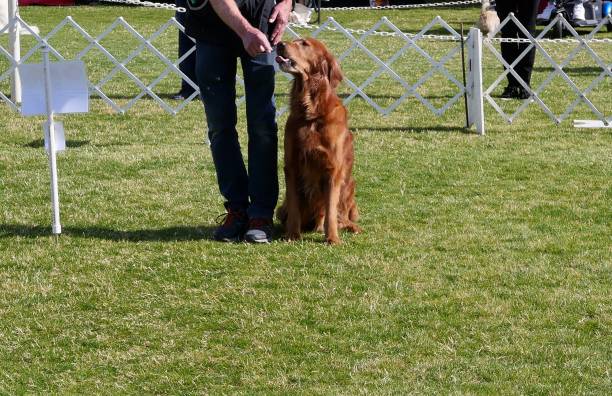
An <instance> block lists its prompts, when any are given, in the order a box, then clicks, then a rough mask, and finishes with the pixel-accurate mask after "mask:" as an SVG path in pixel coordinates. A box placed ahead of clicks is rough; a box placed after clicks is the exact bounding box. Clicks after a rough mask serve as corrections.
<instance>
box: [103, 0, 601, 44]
mask: <svg viewBox="0 0 612 396" xmlns="http://www.w3.org/2000/svg"><path fill="white" fill-rule="evenodd" d="M100 1H102V2H107V3H116V4H129V5H137V6H142V7H153V8H158V9H165V10H171V11H177V12H186V9H185V8H184V7H177V6H175V5H174V4H169V3H153V2H150V1H141V0H100ZM480 2H481V0H463V1H451V2H440V3H421V4H405V5H395V6H375V7H329V8H323V9H322V10H325V11H353V10H391V9H405V8H427V7H447V6H455V5H470V4H477V3H478V4H479V3H480ZM289 26H291V27H294V28H299V29H309V30H316V29H319V26H317V25H309V24H296V23H289ZM325 29H326V30H328V31H337V30H338V29H336V28H334V27H331V26H326V27H325ZM345 30H346V31H347V32H349V33H352V34H358V35H362V34H365V33H367V30H365V29H350V28H345ZM371 35H373V36H381V37H397V36H398V34H397V33H396V32H378V31H374V32H371ZM404 35H406V36H407V37H415V36H416V35H415V34H412V33H404ZM420 38H422V39H427V40H438V41H461V39H460V38H458V37H453V36H449V35H434V34H425V35H422V36H420ZM485 40H490V41H492V42H499V43H502V42H503V43H530V42H531V40H529V39H520V38H485ZM583 41H585V42H589V43H607V44H610V43H612V39H611V38H599V39H598V38H591V39H586V38H585V39H584V40H583ZM537 42H542V43H557V44H559V43H565V44H577V43H580V42H581V40H578V39H571V38H568V39H546V38H544V39H538V40H537Z"/></svg>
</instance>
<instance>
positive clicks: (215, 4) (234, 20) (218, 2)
mask: <svg viewBox="0 0 612 396" xmlns="http://www.w3.org/2000/svg"><path fill="white" fill-rule="evenodd" d="M210 4H211V5H212V8H213V9H214V10H215V12H216V13H217V15H218V16H219V18H221V20H222V21H223V22H224V23H225V24H226V25H227V26H229V27H230V28H231V29H232V30H233V31H234V32H235V33H236V34H237V35H238V36H239V37H240V39H241V40H242V45H244V49H245V50H246V52H247V53H248V54H249V55H251V56H256V55H258V54H261V53H263V52H272V47H271V46H270V42H269V41H268V38H267V37H266V35H265V34H263V33H262V32H261V31H260V30H259V29H257V28H254V27H253V26H251V24H250V23H249V21H247V20H246V18H245V17H244V16H242V14H241V13H240V10H239V9H238V6H237V5H236V2H235V1H234V0H210Z"/></svg>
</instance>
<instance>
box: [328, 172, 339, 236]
mask: <svg viewBox="0 0 612 396" xmlns="http://www.w3.org/2000/svg"><path fill="white" fill-rule="evenodd" d="M334 173H336V172H334ZM339 176H340V175H336V174H332V175H331V177H330V178H329V181H328V185H327V188H326V191H325V192H326V194H325V240H326V241H327V243H329V244H332V245H335V244H338V243H340V238H339V237H338V202H339V201H340V187H341V183H340V177H339Z"/></svg>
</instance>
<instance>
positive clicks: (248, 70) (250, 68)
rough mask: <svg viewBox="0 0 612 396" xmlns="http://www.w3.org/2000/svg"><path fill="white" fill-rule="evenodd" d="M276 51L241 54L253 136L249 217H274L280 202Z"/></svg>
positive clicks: (249, 131)
mask: <svg viewBox="0 0 612 396" xmlns="http://www.w3.org/2000/svg"><path fill="white" fill-rule="evenodd" d="M274 57H275V53H274V52H273V53H271V54H261V55H259V56H256V57H255V58H251V57H250V56H248V55H246V54H244V55H242V56H241V61H242V69H243V72H244V85H245V93H246V112H247V128H248V135H249V187H248V188H249V197H250V198H251V205H250V206H249V210H248V214H249V218H251V219H255V218H262V219H272V216H273V214H274V208H275V207H276V203H277V201H278V170H277V163H278V127H277V125H276V107H275V105H274V66H273V65H274Z"/></svg>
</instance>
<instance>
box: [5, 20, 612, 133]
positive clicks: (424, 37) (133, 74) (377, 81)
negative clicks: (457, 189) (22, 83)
mask: <svg viewBox="0 0 612 396" xmlns="http://www.w3.org/2000/svg"><path fill="white" fill-rule="evenodd" d="M16 22H17V23H18V24H19V25H21V26H22V27H23V28H25V29H26V30H30V32H31V36H29V37H30V38H29V39H28V40H29V41H30V42H31V43H33V44H31V47H30V48H29V49H28V50H27V52H26V53H25V55H24V56H23V57H22V58H21V59H20V60H19V61H15V59H13V57H12V55H11V53H10V52H9V51H8V50H7V48H5V47H3V46H2V45H1V44H0V100H1V101H3V102H5V103H6V104H7V105H8V106H10V107H11V108H12V109H14V110H18V109H19V103H16V102H15V101H14V100H13V98H12V97H10V94H8V93H5V92H3V91H2V87H3V86H8V81H9V79H10V78H11V76H12V74H13V72H14V70H15V68H16V67H17V66H18V65H19V64H23V63H29V62H36V61H37V57H38V56H39V55H40V49H41V47H42V46H43V45H47V46H49V48H50V51H51V55H52V56H53V57H55V58H56V59H59V60H63V59H67V60H71V59H80V60H84V61H85V62H86V64H87V63H88V58H90V57H97V58H101V59H102V60H103V61H104V62H106V64H107V65H108V67H107V69H105V70H104V71H103V72H102V74H100V73H97V74H96V73H91V74H90V86H89V87H90V94H91V95H92V96H98V97H100V98H101V99H102V101H103V102H104V103H106V104H107V105H108V106H109V107H110V108H111V109H113V110H114V111H116V112H119V113H124V112H127V111H130V109H132V108H133V107H134V106H135V105H136V104H137V103H138V102H139V101H142V100H143V99H145V98H147V99H148V100H152V101H154V102H155V103H157V104H158V105H159V106H160V107H161V108H162V109H164V110H165V111H167V112H169V113H171V114H176V113H178V112H179V111H181V110H182V109H183V108H184V107H185V106H186V105H187V104H188V103H189V102H190V101H193V100H194V99H196V98H197V95H198V92H197V85H196V84H195V82H193V81H190V80H189V78H188V77H187V76H185V75H184V74H183V73H182V72H181V71H180V69H179V67H178V65H179V64H180V63H181V62H182V61H183V60H184V59H185V58H186V57H187V56H188V55H189V54H190V53H191V52H189V53H187V54H185V55H183V57H181V58H180V59H176V35H177V34H178V31H179V30H180V31H183V30H184V29H183V27H182V26H181V25H180V24H179V23H178V22H177V21H176V20H175V19H174V18H170V19H169V20H168V21H167V22H166V23H164V24H163V25H162V26H160V27H159V28H157V29H155V30H153V31H152V32H151V33H149V34H147V35H144V34H142V33H140V32H138V30H137V29H136V28H134V27H133V26H132V25H131V24H130V23H128V22H127V21H126V20H124V19H123V18H122V17H119V18H117V19H116V20H114V21H113V22H112V23H111V24H110V25H109V26H108V27H106V28H105V29H104V31H103V32H102V33H100V34H98V35H92V34H90V33H89V32H88V31H87V30H86V29H85V28H84V27H82V26H80V25H79V24H78V23H77V22H76V21H75V20H74V19H73V18H71V17H66V18H65V19H64V20H63V21H61V22H60V23H59V24H58V25H57V26H55V27H54V28H53V29H52V30H51V31H50V32H49V33H48V34H46V35H44V36H43V35H39V34H37V32H35V31H33V30H31V29H30V28H29V25H28V24H27V23H26V22H25V21H23V20H22V19H21V18H19V17H17V18H16ZM609 22H610V17H607V18H606V19H604V20H603V21H602V22H601V24H600V25H599V26H598V27H597V28H595V29H593V31H592V32H591V33H590V34H589V35H587V36H580V35H579V34H578V33H577V32H576V31H575V30H574V29H573V28H572V27H571V26H570V24H569V23H567V21H565V20H564V19H563V18H562V17H561V16H559V17H557V18H556V19H555V20H553V21H551V23H550V24H549V25H548V26H546V27H545V28H544V30H543V31H542V32H541V33H540V34H538V35H537V37H532V36H530V35H529V34H528V32H527V31H526V29H525V28H524V27H523V26H522V25H520V22H519V21H518V20H517V19H516V18H515V17H514V16H513V15H510V16H509V17H508V18H507V19H506V20H505V21H503V22H502V26H504V25H505V24H508V23H514V24H516V25H517V26H518V27H519V29H520V30H521V31H522V32H523V34H524V37H527V38H526V39H513V40H509V39H499V38H494V39H488V38H484V39H482V38H478V39H476V38H475V37H480V36H474V35H472V37H471V39H470V41H469V42H468V44H469V46H470V51H468V53H469V54H471V55H470V56H472V57H474V56H477V57H479V59H469V66H468V76H467V77H468V84H467V87H466V86H465V85H464V84H463V82H462V78H461V72H462V66H461V49H462V39H461V36H460V34H459V33H458V32H457V31H455V30H454V29H453V28H452V27H451V26H449V24H448V23H446V22H445V21H444V20H443V19H442V18H440V17H436V18H434V19H433V20H432V21H431V22H430V23H428V24H427V25H426V26H425V27H423V29H421V31H420V32H418V33H416V34H408V33H405V32H403V31H402V30H400V29H399V28H398V27H397V26H396V25H395V24H393V23H392V22H391V21H390V20H389V19H387V18H385V17H383V18H381V19H379V20H378V22H376V23H375V24H374V25H373V26H372V27H371V28H370V29H367V30H365V29H359V30H355V29H349V28H346V27H344V26H342V25H341V24H339V23H338V22H337V21H336V20H334V19H333V18H328V19H327V21H326V22H325V23H323V24H322V25H321V26H312V25H306V26H295V25H294V26H292V27H290V28H288V29H287V31H286V36H285V39H292V38H296V37H300V36H302V35H309V36H312V37H317V38H319V39H321V40H323V41H325V42H326V43H327V44H328V46H329V47H330V48H331V49H332V51H333V52H334V53H335V55H336V56H337V57H338V59H339V61H340V63H341V65H342V66H343V69H344V70H345V74H346V75H345V80H344V84H343V86H342V88H341V93H342V95H343V97H344V102H345V103H346V104H350V103H351V102H353V101H355V100H356V99H360V100H362V101H363V102H364V103H366V104H367V105H369V106H371V107H372V108H373V109H375V110H376V111H377V112H379V113H380V114H382V115H388V114H389V113H391V112H393V111H401V110H402V109H403V108H404V105H405V104H406V103H407V102H409V101H410V102H411V106H410V109H413V108H414V106H420V105H422V106H424V108H426V109H428V110H429V111H431V112H432V113H433V114H434V115H436V116H441V115H443V114H444V113H446V112H447V111H448V110H449V109H450V108H452V107H453V106H459V105H460V104H461V102H462V101H461V100H460V99H461V97H462V96H463V95H464V94H467V96H468V103H469V104H470V106H468V107H470V110H471V111H472V112H475V113H478V114H480V115H483V111H484V109H482V106H481V105H479V102H480V103H482V101H483V100H484V101H486V103H488V104H489V105H490V106H491V108H492V109H493V110H494V111H495V112H496V113H497V114H499V115H500V116H501V117H502V119H504V120H505V121H507V122H513V121H514V120H516V119H517V118H518V117H520V116H521V115H522V114H524V113H525V112H526V110H527V109H528V108H530V107H533V106H537V108H539V109H541V110H542V111H543V112H544V113H545V114H546V115H547V116H548V117H550V119H551V120H553V121H554V122H556V123H559V122H562V121H563V120H565V119H567V118H568V117H569V116H570V115H572V114H576V113H578V112H579V110H580V111H582V113H581V114H583V113H584V111H583V109H584V108H586V109H588V111H589V112H590V113H591V114H593V115H594V116H595V117H596V118H597V120H599V121H601V122H602V123H603V124H604V125H609V124H610V123H611V116H610V106H609V103H610V102H609V101H606V100H603V101H602V100H601V97H602V96H604V95H602V94H601V91H602V90H603V91H605V90H606V89H607V90H608V91H612V89H610V88H612V85H611V84H612V72H611V70H610V69H611V62H612V45H611V44H612V39H605V38H604V39H598V38H597V37H596V34H597V33H598V32H599V31H600V30H601V29H602V28H603V27H604V26H605V25H606V23H609ZM559 24H562V25H563V26H564V27H565V29H566V30H567V31H568V32H569V33H570V34H571V37H570V38H567V39H563V40H550V39H546V38H545V37H546V35H547V34H548V33H549V32H550V31H551V30H552V29H554V28H556V27H557V26H559ZM7 30H8V26H6V27H4V28H3V29H1V30H0V34H2V33H5V32H6V31H7ZM67 34H68V35H69V36H70V37H71V40H74V41H75V42H77V41H80V42H82V44H83V45H82V47H81V48H78V49H76V50H75V49H74V48H72V49H71V51H70V53H65V51H64V49H63V48H64V47H65V45H64V44H65V43H62V42H61V38H62V37H66V35H67ZM167 35H170V36H171V37H172V39H171V40H169V39H168V38H167V37H164V36H167ZM111 38H113V40H114V41H113V40H111ZM56 41H59V43H58V44H57V45H56ZM476 41H477V42H476ZM500 41H516V42H525V43H527V44H528V48H527V49H525V51H524V52H523V54H522V55H521V56H520V57H523V56H525V54H526V52H527V51H528V50H529V48H533V47H535V48H536V51H537V56H536V59H537V62H536V69H538V68H539V69H538V70H537V73H534V76H535V78H534V79H533V81H532V85H531V87H529V86H527V84H525V82H524V81H522V80H520V77H519V81H521V83H522V84H523V86H524V87H525V89H528V90H529V92H530V94H531V97H530V98H528V99H526V100H523V101H522V102H519V101H512V102H510V103H509V104H506V103H503V102H501V101H500V100H499V97H498V94H497V92H496V91H498V90H499V89H498V88H500V87H501V86H502V85H503V82H504V80H505V79H506V77H507V74H508V73H512V74H513V75H514V76H515V77H518V74H517V73H516V72H515V71H514V65H515V64H516V62H518V59H517V60H516V61H514V62H513V63H512V64H508V63H506V62H505V61H504V59H503V58H502V56H501V54H500V51H499V49H498V44H499V42H500ZM107 42H111V43H112V46H113V48H111V47H110V45H108V44H106V43H107ZM117 42H120V43H122V44H121V45H120V46H121V47H122V48H121V49H122V51H120V52H121V54H118V53H117V52H116V47H117ZM169 43H171V47H170V48H165V47H167V46H168V45H169ZM75 45H78V44H75ZM73 47H74V45H73ZM123 47H124V48H123ZM162 47H164V48H162ZM476 47H478V48H477V49H478V50H474V48H476ZM481 47H483V48H484V49H485V51H482V52H481V50H480V48H481ZM570 48H571V50H570ZM192 51H193V50H192ZM145 56H146V57H148V62H150V63H151V64H152V65H153V64H155V65H156V67H151V68H150V69H151V70H149V72H150V73H148V74H149V75H148V76H147V77H146V78H144V77H142V76H140V74H139V71H137V70H136V69H137V67H135V63H136V60H137V59H139V58H142V57H145ZM520 57H519V59H520ZM579 58H580V59H579ZM575 63H579V64H580V68H581V69H580V72H579V73H578V74H580V78H579V79H578V78H576V76H575V75H574V74H576V73H573V72H572V71H570V70H569V69H571V68H572V66H574V64H575ZM90 64H91V62H90ZM94 65H96V64H95V63H94ZM475 65H478V67H474V66H475ZM481 65H483V66H481ZM96 66H97V65H96ZM574 69H576V68H575V67H574ZM153 70H155V71H153ZM500 70H501V74H500ZM153 72H154V73H156V74H155V75H151V73H153ZM589 73H590V74H592V75H593V78H592V80H590V82H589V83H588V85H584V84H583V83H582V82H583V81H584V76H585V75H588V74H589ZM94 74H95V75H94ZM181 78H183V79H185V80H187V81H188V82H189V84H191V85H192V86H193V87H194V88H195V89H196V92H195V93H194V94H193V95H192V96H190V97H189V98H187V99H186V100H184V101H182V102H177V101H174V100H169V99H168V97H169V96H170V93H171V92H168V88H167V85H168V84H166V82H167V80H168V79H174V80H175V85H174V86H173V87H172V88H170V89H176V88H177V87H178V81H180V79H181ZM290 79H291V77H290V76H289V75H285V74H282V73H279V81H280V84H279V86H280V88H281V89H279V90H277V92H278V94H279V96H285V97H286V95H287V92H288V89H287V88H286V86H287V85H288V84H287V81H288V80H290ZM117 80H120V81H121V83H116V81H117ZM237 80H238V83H239V84H240V85H242V86H243V85H244V84H243V81H242V79H241V78H240V76H238V78H237ZM482 80H484V89H483V87H482V86H479V84H480V81H482ZM2 84H4V85H2ZM164 84H165V86H164ZM283 85H284V86H285V89H283ZM126 86H129V88H130V90H131V91H132V92H133V95H130V96H129V97H127V98H121V99H123V100H119V99H118V98H120V97H121V95H122V94H118V93H117V92H115V91H114V90H115V89H117V88H119V89H120V91H121V92H125V89H126ZM164 90H165V92H164ZM466 91H467V92H466ZM595 92H597V93H598V95H595V96H596V97H597V98H598V101H596V100H593V99H592V98H593V95H592V94H594V93H595ZM551 93H552V95H551ZM475 95H476V96H477V97H475ZM559 95H564V97H566V98H571V100H570V101H569V102H568V103H566V104H565V106H564V108H563V109H556V108H555V106H558V104H556V103H558V102H559V100H558V98H559ZM553 97H554V98H555V100H554V101H553V100H550V98H553ZM243 102H244V96H240V97H239V98H238V99H237V103H238V104H239V105H240V104H242V103H243ZM553 102H554V103H553ZM286 109H287V107H286V106H285V105H283V101H282V100H281V101H280V102H279V110H278V111H279V114H282V113H283V112H285V111H286ZM472 116H473V114H472ZM471 118H473V117H471ZM482 128H483V126H482V125H481V131H482Z"/></svg>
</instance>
